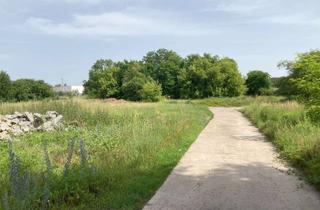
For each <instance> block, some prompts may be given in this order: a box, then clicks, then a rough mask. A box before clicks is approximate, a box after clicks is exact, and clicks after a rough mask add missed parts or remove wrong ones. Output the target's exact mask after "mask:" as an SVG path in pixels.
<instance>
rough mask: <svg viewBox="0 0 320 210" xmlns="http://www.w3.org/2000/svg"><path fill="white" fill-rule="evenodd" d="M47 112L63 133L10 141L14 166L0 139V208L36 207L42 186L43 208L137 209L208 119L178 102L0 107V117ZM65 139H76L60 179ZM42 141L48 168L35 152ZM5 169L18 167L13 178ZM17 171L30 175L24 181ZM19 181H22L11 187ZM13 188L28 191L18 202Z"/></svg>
mask: <svg viewBox="0 0 320 210" xmlns="http://www.w3.org/2000/svg"><path fill="white" fill-rule="evenodd" d="M47 110H55V111H58V112H59V113H61V114H62V115H63V116H64V117H65V124H66V125H67V129H61V130H57V131H55V132H52V133H45V132H42V133H33V134H28V135H25V136H21V137H16V138H15V140H14V142H13V151H14V152H15V153H16V154H17V156H18V157H19V164H13V165H14V167H13V166H12V164H11V165H10V164H8V162H9V160H8V155H7V154H8V146H7V143H5V142H0V153H1V155H0V171H1V173H0V174H1V175H0V185H1V186H2V187H1V189H0V196H1V199H2V200H4V201H5V202H2V204H5V205H7V204H9V205H10V206H11V207H13V208H11V209H14V207H16V208H19V209H23V208H22V207H21V206H24V207H25V209H32V208H34V209H39V207H41V206H43V205H44V204H43V201H42V200H43V199H45V197H46V195H47V194H48V193H46V192H44V191H43V190H44V189H48V191H49V192H50V193H49V194H48V195H49V207H50V209H140V208H141V207H142V206H143V205H144V204H145V203H146V202H147V201H148V199H150V197H151V196H152V195H153V193H154V192H155V191H156V190H157V189H158V187H159V186H160V185H161V184H162V183H163V181H164V180H165V178H166V177H167V176H168V174H169V173H170V171H171V170H172V168H173V167H174V166H175V165H176V163H177V161H178V160H179V159H180V158H181V156H182V155H183V154H184V152H185V151H186V150H187V148H188V147H189V146H190V144H191V143H192V142H193V141H194V140H195V139H196V137H197V135H198V134H199V133H200V131H201V130H202V129H203V128H204V126H205V125H206V124H207V122H208V121H209V120H210V119H211V117H212V115H211V113H210V112H209V111H208V110H207V108H206V107H204V106H195V105H193V104H182V103H181V104H168V103H157V104H148V103H124V104H117V105H110V104H106V103H103V102H101V101H89V100H80V101H79V100H75V101H71V100H64V101H48V102H26V103H15V104H2V105H0V114H7V113H12V112H14V111H30V112H40V113H43V112H46V111H47ZM72 138H75V139H76V142H75V145H74V148H75V149H74V154H73V157H72V158H71V160H72V161H71V165H70V169H69V171H68V174H67V175H64V166H65V165H68V164H66V162H68V161H67V160H68V159H70V158H68V156H70V151H71V154H72V149H70V148H72V146H70V145H72V143H70V139H72ZM81 138H83V139H84V140H85V143H86V150H87V151H86V153H88V156H89V157H90V158H89V159H88V162H89V164H88V165H90V167H87V168H86V170H82V169H81V164H83V163H81V164H80V162H81V161H80V160H83V151H80V149H79V140H80V139H81ZM45 140H47V144H48V154H49V158H50V164H49V167H48V161H47V164H46V158H45V153H46V152H45V151H44V150H45V149H43V148H44V146H43V142H44V141H45ZM68 144H69V149H67V148H68ZM17 165H18V166H17ZM50 165H51V166H50ZM92 166H94V167H92ZM8 167H10V168H11V175H10V173H9V171H10V169H9V168H8ZM12 168H13V169H16V168H19V171H18V173H19V174H14V173H13V175H12ZM88 170H89V171H90V172H88ZM25 171H28V173H29V175H28V176H27V177H30V178H25V177H26V173H24V172H25ZM13 172H14V170H13ZM12 176H18V178H17V179H16V178H14V179H12ZM9 177H11V180H10V181H9V179H10V178H9ZM19 177H20V178H19ZM21 177H22V178H21ZM23 177H24V178H23ZM19 180H20V182H21V181H22V182H28V184H25V183H18V182H19ZM12 182H14V183H13V184H12ZM16 182H17V183H16ZM32 183H33V184H32ZM15 184H17V185H18V186H17V189H20V193H21V192H26V194H28V196H29V197H28V200H26V201H24V200H23V199H20V200H19V195H15V196H11V197H10V195H11V194H12V193H13V192H12V191H14V189H13V188H12V187H14V186H13V185H15ZM21 185H22V186H21ZM32 185H36V186H32ZM25 187H27V188H28V189H24V188H25ZM6 188H9V189H6ZM22 189H23V190H22ZM24 190H25V191H24ZM6 191H7V192H9V196H6V194H7V193H6ZM22 196H23V195H22ZM17 200H19V201H17ZM19 205H20V206H19ZM44 206H45V205H44ZM45 207H47V208H48V206H45Z"/></svg>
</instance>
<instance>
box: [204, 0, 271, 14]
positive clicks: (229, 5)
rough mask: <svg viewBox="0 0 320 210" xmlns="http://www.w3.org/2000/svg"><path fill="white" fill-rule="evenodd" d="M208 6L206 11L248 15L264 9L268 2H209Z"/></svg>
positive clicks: (249, 0) (262, 0) (245, 0)
mask: <svg viewBox="0 0 320 210" xmlns="http://www.w3.org/2000/svg"><path fill="white" fill-rule="evenodd" d="M209 3H210V6H209V7H208V8H207V9H206V10H207V11H221V12H228V13H237V14H248V13H251V12H255V11H257V10H259V9H262V8H264V7H266V6H267V5H268V4H269V2H267V1H266V0H255V1H252V0H225V1H216V0H209Z"/></svg>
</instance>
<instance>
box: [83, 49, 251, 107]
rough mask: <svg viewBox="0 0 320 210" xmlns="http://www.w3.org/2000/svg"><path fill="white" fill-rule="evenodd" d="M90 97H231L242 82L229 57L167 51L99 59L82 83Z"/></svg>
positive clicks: (147, 99)
mask: <svg viewBox="0 0 320 210" xmlns="http://www.w3.org/2000/svg"><path fill="white" fill-rule="evenodd" d="M84 87H85V94H87V95H88V96H90V97H93V98H108V97H114V98H121V99H127V100H134V101H138V100H144V101H158V100H159V99H160V98H161V97H162V96H165V97H168V98H173V99H188V98H191V99H193V98H207V97H213V96H215V97H226V96H228V97H232V96H239V95H241V94H243V93H244V90H245V85H244V79H243V77H242V76H241V74H240V72H239V70H238V65H237V63H236V62H235V61H234V60H233V59H231V58H227V57H224V58H220V57H219V56H212V55H210V54H203V55H196V54H194V55H189V56H187V57H186V58H182V57H181V56H179V55H178V54H177V53H176V52H174V51H172V50H167V49H159V50H157V51H151V52H148V53H147V54H146V55H145V56H144V57H143V59H142V60H140V61H127V60H124V61H120V62H114V61H112V60H109V59H106V60H104V59H101V60H98V61H97V62H96V63H95V64H94V65H93V66H92V68H91V70H90V72H89V79H88V80H87V81H85V82H84Z"/></svg>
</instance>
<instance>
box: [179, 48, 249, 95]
mask: <svg viewBox="0 0 320 210" xmlns="http://www.w3.org/2000/svg"><path fill="white" fill-rule="evenodd" d="M179 85H180V95H181V97H182V98H206V97H212V96H215V97H220V96H238V95H241V94H242V93H243V90H244V81H243V78H242V77H241V74H240V72H239V70H238V66H237V63H236V62H235V61H234V60H232V59H230V58H222V59H220V58H219V57H218V56H212V55H210V54H204V55H203V56H200V55H189V56H188V57H187V58H186V59H185V60H184V69H183V71H181V73H180V75H179Z"/></svg>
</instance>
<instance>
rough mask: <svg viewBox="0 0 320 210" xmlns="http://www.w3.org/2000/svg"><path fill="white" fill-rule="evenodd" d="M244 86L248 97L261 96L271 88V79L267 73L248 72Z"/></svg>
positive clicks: (258, 71)
mask: <svg viewBox="0 0 320 210" xmlns="http://www.w3.org/2000/svg"><path fill="white" fill-rule="evenodd" d="M246 86H247V94H248V95H263V93H264V92H265V91H267V90H269V89H270V88H271V77H270V75H269V74H268V73H267V72H263V71H260V70H255V71H250V72H249V73H248V74H247V79H246Z"/></svg>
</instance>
